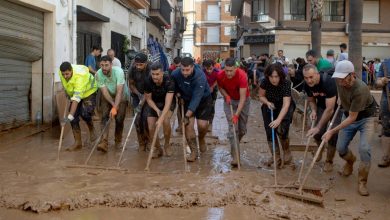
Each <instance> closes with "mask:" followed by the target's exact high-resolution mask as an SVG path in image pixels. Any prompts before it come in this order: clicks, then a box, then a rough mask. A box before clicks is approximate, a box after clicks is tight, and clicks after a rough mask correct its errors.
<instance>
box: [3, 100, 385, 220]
mask: <svg viewBox="0 0 390 220" xmlns="http://www.w3.org/2000/svg"><path fill="white" fill-rule="evenodd" d="M222 102H223V100H222V99H218V100H217V106H216V117H215V120H214V123H213V131H212V133H211V134H209V135H210V137H209V138H207V140H206V141H207V143H208V151H207V152H206V153H203V154H201V157H200V158H199V160H198V161H197V162H195V163H189V169H190V172H189V173H185V172H183V171H184V161H183V155H182V152H183V151H182V145H181V138H179V137H181V134H176V133H174V134H173V136H174V137H175V138H172V139H171V141H172V145H173V147H174V149H175V153H174V155H173V156H172V157H162V158H159V159H153V160H152V163H151V166H150V171H151V172H150V173H146V172H144V171H143V170H144V168H145V166H146V160H147V154H148V153H147V152H138V149H137V147H138V146H137V143H136V141H135V140H136V135H135V132H132V135H131V137H130V139H129V141H128V144H127V149H126V151H125V154H124V157H123V158H124V160H123V161H122V163H121V166H120V167H121V168H123V169H127V170H128V171H107V170H99V169H81V168H72V169H71V168H66V166H67V165H77V164H83V163H84V161H85V159H86V158H87V156H88V154H89V152H90V150H91V148H92V146H91V144H90V143H88V140H87V139H88V138H87V137H88V133H87V132H86V131H87V130H86V129H85V127H84V129H83V141H84V143H85V147H84V148H83V149H82V150H80V151H77V152H65V151H62V152H61V160H60V161H57V147H58V138H59V130H60V129H59V127H55V128H53V129H51V130H48V131H45V132H40V133H37V134H35V135H32V136H31V135H28V136H26V137H23V138H15V139H14V140H12V141H8V140H9V138H8V139H7V142H6V143H4V142H3V141H0V170H1V173H0V207H1V208H0V219H38V218H39V219H42V218H43V219H55V218H60V219H75V217H76V216H86V217H85V218H88V219H107V218H111V219H123V218H127V216H130V215H131V216H134V219H150V218H159V219H175V218H178V219H180V217H179V216H185V217H184V218H183V219H238V218H240V219H386V218H387V217H386V216H388V215H389V214H390V172H389V168H388V169H379V168H377V166H376V164H377V162H378V161H379V159H380V156H381V154H382V149H381V148H380V144H379V143H380V142H379V137H378V134H379V133H380V127H378V126H377V125H374V124H371V125H370V126H372V130H373V132H372V137H371V140H370V143H372V155H373V161H372V168H371V172H370V176H369V180H368V188H369V191H370V196H369V197H361V196H359V195H358V193H357V166H358V163H356V164H355V167H354V168H355V170H354V173H353V175H351V176H350V177H348V178H344V177H340V176H339V175H338V174H337V170H338V169H340V168H341V167H342V165H343V162H342V159H340V157H339V156H338V155H336V157H335V166H334V170H333V172H331V173H324V172H323V171H322V169H321V168H322V165H323V162H320V163H318V164H316V166H315V167H314V169H313V172H312V175H311V176H310V177H309V180H308V183H307V185H309V186H316V187H322V188H323V192H324V201H325V202H324V207H318V206H315V205H312V204H308V203H303V202H300V201H296V200H292V199H289V198H285V197H281V196H278V195H275V194H274V189H272V188H267V187H266V186H270V185H273V184H274V182H273V181H274V177H273V169H272V167H270V168H268V167H262V166H261V162H262V161H264V160H265V158H267V157H268V156H269V155H270V154H269V152H268V149H267V148H268V146H267V143H266V137H265V134H264V128H263V124H262V123H263V122H262V119H261V115H260V108H259V103H258V102H257V101H253V102H252V103H251V112H250V118H249V123H248V134H247V135H246V136H245V137H244V139H243V140H242V143H241V149H242V150H241V151H242V152H241V158H242V159H241V162H242V166H241V170H240V171H238V170H237V169H232V168H231V166H230V160H231V157H230V147H229V146H228V142H227V140H226V132H227V123H226V118H225V116H224V113H223V109H222ZM299 121H301V118H300V116H298V117H296V120H295V121H294V126H292V127H291V130H290V136H291V138H292V142H294V143H301V140H300V137H301V133H300V129H301V125H300V123H299ZM95 123H96V125H97V126H98V125H99V122H98V121H96V122H95ZM125 123H126V125H129V124H130V123H131V119H130V117H129V118H127V119H126V122H125ZM176 123H177V122H176ZM175 127H176V125H175ZM127 129H129V126H126V129H125V130H124V137H125V136H126V134H127V132H128V130H127ZM110 132H111V133H110V137H113V124H112V125H111V128H110ZM212 136H218V137H219V139H218V140H216V139H215V138H213V137H212ZM176 137H177V138H176ZM0 139H1V140H3V136H0ZM358 139H359V138H358V136H357V137H356V138H355V140H354V141H353V143H352V145H351V146H353V147H352V150H353V151H354V153H355V154H356V155H358V149H357V145H356V144H357V143H358ZM4 140H5V139H4ZM72 143H73V137H72V135H71V132H67V134H66V135H65V139H64V141H63V144H64V147H66V146H68V145H71V144H72ZM161 143H163V142H162V141H161ZM64 147H63V149H64ZM120 153H121V149H118V148H115V147H114V143H113V138H111V140H110V147H109V152H108V153H107V154H103V153H101V152H94V154H93V155H92V158H91V160H90V162H89V163H88V164H89V165H98V166H105V167H114V166H116V164H117V162H118V159H119V155H120ZM302 155H303V153H302V152H293V156H294V162H295V164H296V166H297V167H299V164H300V162H301V159H302ZM324 156H325V153H324ZM311 158H312V156H311V155H310V156H309V159H311ZM307 163H308V162H307ZM306 168H307V166H306ZM298 172H299V169H295V170H294V169H292V168H291V167H287V166H286V167H285V168H284V169H282V170H278V183H279V184H288V183H291V182H294V181H295V180H296V178H297V176H298ZM129 208H131V209H129ZM19 210H25V211H30V212H29V213H26V212H21V211H19ZM70 210H71V211H72V212H69V211H70ZM32 212H36V213H41V214H40V215H33V214H31V213H32ZM85 218H80V219H85ZM130 219H132V218H130Z"/></svg>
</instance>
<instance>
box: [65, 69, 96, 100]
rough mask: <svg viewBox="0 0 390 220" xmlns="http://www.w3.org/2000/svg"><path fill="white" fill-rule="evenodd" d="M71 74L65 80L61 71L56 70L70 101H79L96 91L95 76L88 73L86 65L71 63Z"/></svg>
mask: <svg viewBox="0 0 390 220" xmlns="http://www.w3.org/2000/svg"><path fill="white" fill-rule="evenodd" d="M72 69H73V74H72V77H71V78H70V80H69V81H66V79H65V78H64V76H63V75H62V73H61V71H58V74H59V75H60V79H61V82H62V86H63V87H64V89H65V92H66V94H68V96H69V97H71V98H70V99H71V100H72V101H77V102H80V101H81V100H82V99H85V98H87V97H88V96H90V95H92V94H93V93H95V92H96V90H97V89H98V88H97V84H96V80H95V77H94V76H93V75H92V74H91V73H89V69H88V67H86V66H84V65H73V64H72Z"/></svg>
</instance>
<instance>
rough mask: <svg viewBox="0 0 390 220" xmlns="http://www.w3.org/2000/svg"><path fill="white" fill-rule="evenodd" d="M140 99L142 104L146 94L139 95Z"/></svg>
mask: <svg viewBox="0 0 390 220" xmlns="http://www.w3.org/2000/svg"><path fill="white" fill-rule="evenodd" d="M138 99H139V101H141V102H142V100H144V94H141V93H139V94H138Z"/></svg>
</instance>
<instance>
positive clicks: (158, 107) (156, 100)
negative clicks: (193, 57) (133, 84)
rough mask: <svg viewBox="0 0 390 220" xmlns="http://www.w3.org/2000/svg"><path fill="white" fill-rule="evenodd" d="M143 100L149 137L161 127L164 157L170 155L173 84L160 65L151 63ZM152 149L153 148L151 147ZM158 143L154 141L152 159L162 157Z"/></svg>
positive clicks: (173, 106)
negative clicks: (146, 113) (146, 104)
mask: <svg viewBox="0 0 390 220" xmlns="http://www.w3.org/2000/svg"><path fill="white" fill-rule="evenodd" d="M144 85H145V87H144V92H145V100H146V102H147V103H148V106H147V112H148V120H147V121H148V128H149V137H153V134H154V132H155V130H156V127H157V126H159V127H160V126H161V125H162V126H163V130H164V138H165V142H164V149H165V154H166V156H171V155H172V153H173V152H172V148H171V146H170V144H169V140H170V137H171V123H170V119H171V116H172V112H173V111H174V109H175V104H176V103H175V99H174V98H173V97H174V94H175V82H174V81H173V80H172V79H171V78H170V77H169V75H168V74H164V72H163V70H162V65H161V64H160V63H158V62H157V63H153V64H152V66H151V75H150V76H149V77H148V79H147V80H145V84H144ZM152 147H153V146H152ZM162 153H163V152H162V150H161V147H160V141H159V140H158V139H157V140H156V145H155V150H154V153H153V158H157V157H160V156H162Z"/></svg>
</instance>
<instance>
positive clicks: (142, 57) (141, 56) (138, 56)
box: [134, 53, 148, 63]
mask: <svg viewBox="0 0 390 220" xmlns="http://www.w3.org/2000/svg"><path fill="white" fill-rule="evenodd" d="M147 60H148V56H147V55H146V54H144V53H137V54H136V55H135V57H134V62H136V63H146V61H147Z"/></svg>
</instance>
